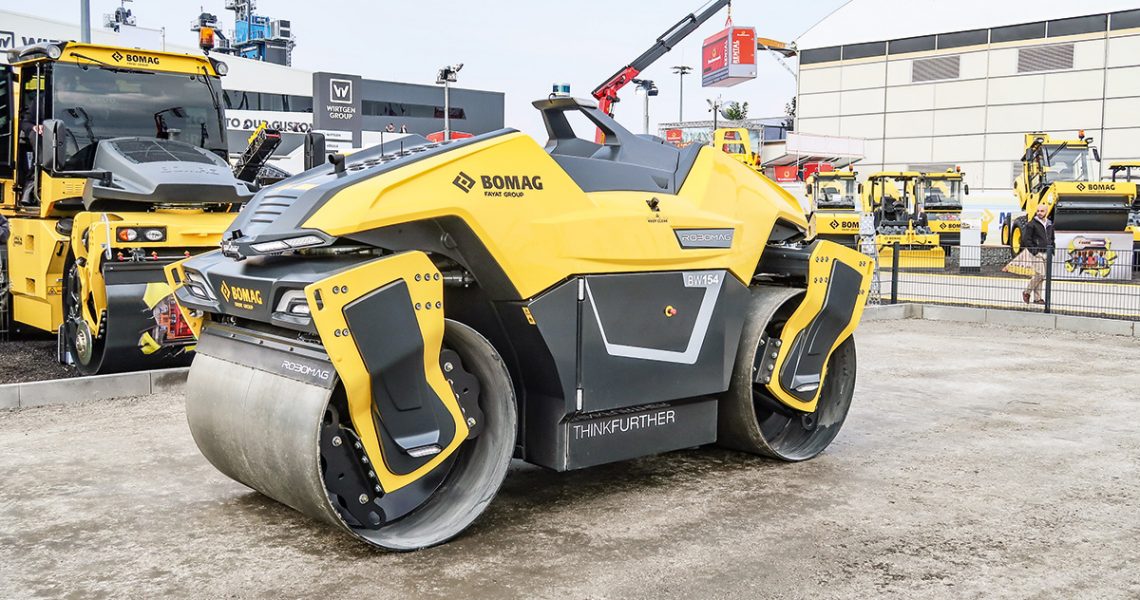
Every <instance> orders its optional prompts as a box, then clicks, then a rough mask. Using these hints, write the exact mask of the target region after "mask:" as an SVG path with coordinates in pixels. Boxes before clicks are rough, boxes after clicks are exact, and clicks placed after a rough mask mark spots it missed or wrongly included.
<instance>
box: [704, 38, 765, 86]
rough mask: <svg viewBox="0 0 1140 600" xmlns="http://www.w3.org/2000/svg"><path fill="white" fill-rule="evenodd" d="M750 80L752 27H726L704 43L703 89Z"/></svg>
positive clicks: (752, 74)
mask: <svg viewBox="0 0 1140 600" xmlns="http://www.w3.org/2000/svg"><path fill="white" fill-rule="evenodd" d="M752 79H756V28H754V27H729V28H727V29H725V30H723V31H721V32H719V33H717V34H715V35H713V36H712V37H710V38H708V39H706V40H705V43H704V46H703V50H702V52H701V85H702V86H703V87H730V86H734V85H736V84H738V83H743V82H745V81H749V80H752Z"/></svg>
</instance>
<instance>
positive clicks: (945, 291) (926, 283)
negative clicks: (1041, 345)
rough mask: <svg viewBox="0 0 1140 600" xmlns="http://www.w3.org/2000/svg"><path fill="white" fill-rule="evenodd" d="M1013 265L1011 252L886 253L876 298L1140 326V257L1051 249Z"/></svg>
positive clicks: (957, 248) (900, 250) (881, 254)
mask: <svg viewBox="0 0 1140 600" xmlns="http://www.w3.org/2000/svg"><path fill="white" fill-rule="evenodd" d="M1013 258H1014V257H1012V256H1011V252H1010V251H1009V249H1008V248H1005V247H993V246H953V247H950V248H946V249H944V250H942V252H941V253H940V252H939V250H938V249H936V248H927V249H907V248H899V247H897V246H880V248H879V255H878V256H877V262H878V272H877V279H878V282H877V283H878V292H879V293H878V295H877V296H878V299H879V302H881V303H882V304H895V303H899V302H916V303H925V304H948V305H957V306H978V307H985V308H1002V309H1010V310H1026V311H1036V312H1045V313H1057V314H1068V315H1079V316H1088V317H1102V318H1113V319H1126V320H1133V321H1136V320H1140V266H1137V265H1136V264H1135V262H1136V261H1134V260H1133V258H1140V257H1134V256H1133V251H1132V249H1131V248H1128V249H1127V250H1125V251H1123V252H1115V253H1114V252H1102V251H1100V250H1099V249H1097V250H1096V251H1086V250H1078V251H1070V250H1069V249H1068V248H1052V247H1051V248H1048V249H1046V250H1045V251H1044V252H1042V253H1041V254H1040V256H1039V258H1036V259H1024V258H1023V259H1022V260H1019V261H1013ZM1011 261H1013V262H1014V264H1013V265H1011V264H1010V263H1011ZM1018 267H1021V268H1018ZM1011 271H1012V272H1011ZM1033 273H1040V276H1041V281H1040V287H1039V288H1038V289H1037V290H1033V289H1030V288H1029V284H1030V278H1031V274H1033ZM1038 293H1039V294H1040V301H1039V302H1037V300H1038V298H1037V297H1036V296H1037V294H1038ZM874 296H875V294H872V297H873V299H874ZM1027 297H1028V301H1027Z"/></svg>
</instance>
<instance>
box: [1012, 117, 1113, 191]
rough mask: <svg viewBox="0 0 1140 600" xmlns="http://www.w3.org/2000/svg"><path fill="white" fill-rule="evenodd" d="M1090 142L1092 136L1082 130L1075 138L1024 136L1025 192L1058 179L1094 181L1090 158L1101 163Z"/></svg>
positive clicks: (1094, 175) (1043, 187)
mask: <svg viewBox="0 0 1140 600" xmlns="http://www.w3.org/2000/svg"><path fill="white" fill-rule="evenodd" d="M1092 142H1093V138H1091V137H1085V135H1084V132H1083V131H1082V132H1080V134H1079V136H1078V139H1075V140H1055V139H1053V138H1051V137H1049V135H1047V134H1030V135H1027V136H1026V150H1025V156H1024V157H1023V158H1022V164H1023V167H1024V168H1023V170H1024V174H1023V177H1025V182H1024V183H1025V185H1026V186H1027V188H1028V190H1027V191H1036V190H1042V189H1045V188H1047V187H1049V185H1051V184H1053V183H1058V182H1071V183H1075V182H1089V181H1096V180H1097V179H1098V176H1097V175H1096V174H1095V173H1094V172H1093V168H1094V166H1093V161H1097V162H1100V153H1099V152H1098V151H1097V149H1096V147H1095V146H1093V144H1092Z"/></svg>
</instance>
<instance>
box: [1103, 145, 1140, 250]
mask: <svg viewBox="0 0 1140 600" xmlns="http://www.w3.org/2000/svg"><path fill="white" fill-rule="evenodd" d="M1108 171H1109V173H1110V174H1111V179H1112V182H1113V183H1117V182H1119V183H1133V182H1138V183H1140V161H1127V162H1115V163H1112V164H1111V165H1109V166H1108ZM1130 203H1131V204H1132V210H1131V212H1129V214H1128V230H1129V231H1131V232H1132V251H1133V253H1134V254H1135V255H1137V256H1138V257H1140V196H1138V195H1137V193H1136V191H1135V190H1134V191H1133V194H1132V198H1131V201H1130ZM1132 264H1133V265H1136V264H1137V263H1136V261H1133V263H1132Z"/></svg>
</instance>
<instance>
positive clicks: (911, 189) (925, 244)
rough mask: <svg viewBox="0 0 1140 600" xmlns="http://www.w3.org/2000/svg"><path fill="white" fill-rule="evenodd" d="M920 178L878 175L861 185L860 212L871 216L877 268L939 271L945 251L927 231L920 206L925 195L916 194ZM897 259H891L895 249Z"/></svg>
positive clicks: (917, 175) (904, 173)
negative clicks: (861, 202) (880, 265)
mask: <svg viewBox="0 0 1140 600" xmlns="http://www.w3.org/2000/svg"><path fill="white" fill-rule="evenodd" d="M922 177H923V175H922V174H921V173H918V172H915V171H898V172H880V173H873V174H871V175H870V176H869V177H867V181H866V182H865V183H864V184H863V195H862V198H863V212H864V213H867V214H874V215H875V244H876V246H877V248H878V252H879V264H882V265H893V264H895V263H896V262H897V264H898V267H899V268H900V269H942V268H944V267H945V266H946V251H945V250H944V249H943V248H942V242H941V236H940V235H939V234H938V233H935V232H934V231H933V230H932V229H931V228H930V224H929V221H928V217H927V215H926V209H925V206H924V205H923V202H924V200H925V199H926V196H927V194H926V193H925V192H924V193H922V194H919V193H916V191H921V190H922V188H921V187H916V182H918V181H920V180H921V179H922ZM896 245H897V247H898V252H899V256H898V258H897V259H896V258H895V256H894V253H895V247H896Z"/></svg>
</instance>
